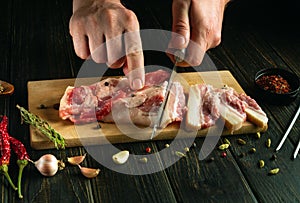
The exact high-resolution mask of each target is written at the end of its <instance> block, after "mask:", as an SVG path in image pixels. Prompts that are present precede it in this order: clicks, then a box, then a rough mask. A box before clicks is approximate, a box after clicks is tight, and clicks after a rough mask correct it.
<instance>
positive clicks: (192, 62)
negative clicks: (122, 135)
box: [167, 0, 229, 67]
mask: <svg viewBox="0 0 300 203" xmlns="http://www.w3.org/2000/svg"><path fill="white" fill-rule="evenodd" d="M228 2H229V0H173V4H172V14H173V25H172V31H173V33H172V38H171V40H170V42H169V45H168V49H167V54H168V56H169V57H170V59H171V60H172V61H173V62H174V56H173V53H174V50H176V49H184V48H186V55H185V60H184V61H183V62H180V63H178V64H177V65H178V66H182V67H187V66H198V65H200V64H201V62H202V60H203V57H204V54H205V52H206V51H207V50H208V49H210V48H214V47H216V46H217V45H219V44H220V42H221V31H222V22H223V14H224V10H225V6H226V4H227V3H228Z"/></svg>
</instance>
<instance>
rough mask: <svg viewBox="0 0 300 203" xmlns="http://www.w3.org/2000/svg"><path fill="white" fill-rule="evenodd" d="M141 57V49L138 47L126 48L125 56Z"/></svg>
mask: <svg viewBox="0 0 300 203" xmlns="http://www.w3.org/2000/svg"><path fill="white" fill-rule="evenodd" d="M140 55H142V49H141V47H139V46H136V45H132V46H130V47H128V49H127V56H129V57H135V56H140Z"/></svg>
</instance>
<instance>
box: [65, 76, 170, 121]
mask: <svg viewBox="0 0 300 203" xmlns="http://www.w3.org/2000/svg"><path fill="white" fill-rule="evenodd" d="M169 76H170V74H169V73H168V72H166V71H163V70H158V71H155V72H151V73H147V74H146V75H145V87H144V88H143V89H142V90H138V91H132V90H131V89H130V86H129V82H128V79H127V78H126V77H120V78H107V79H104V80H102V81H100V82H98V83H95V84H92V85H90V86H80V87H68V88H67V89H66V91H65V93H64V95H63V97H62V98H61V101H60V109H59V116H60V117H61V118H62V119H64V120H66V119H69V120H71V121H72V122H74V123H76V124H81V123H88V122H93V121H97V120H98V121H102V120H104V121H112V114H111V111H112V108H116V109H119V108H121V107H122V106H124V107H126V108H128V109H130V114H131V115H132V118H133V119H134V120H136V121H137V122H136V123H138V124H141V125H143V124H145V125H148V124H149V121H146V122H145V120H146V119H141V120H139V118H135V117H136V115H139V116H140V115H142V116H148V115H149V112H155V111H157V109H158V108H159V106H160V105H161V103H162V100H163V98H164V91H165V87H166V84H165V83H164V81H166V80H167V79H168V78H169ZM162 83H164V85H163V86H162ZM118 105H120V106H118ZM123 120H124V119H123Z"/></svg>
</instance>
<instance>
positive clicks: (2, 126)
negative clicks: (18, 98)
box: [0, 116, 17, 190]
mask: <svg viewBox="0 0 300 203" xmlns="http://www.w3.org/2000/svg"><path fill="white" fill-rule="evenodd" d="M7 125H8V118H7V116H2V121H1V122H0V143H1V148H0V151H1V154H2V157H1V158H0V172H1V173H2V174H3V175H4V176H5V177H6V179H7V180H8V182H9V184H10V185H11V186H12V188H13V189H14V190H17V187H16V186H15V185H14V184H13V182H12V180H11V178H10V176H9V173H8V165H9V161H10V142H9V134H8V132H7Z"/></svg>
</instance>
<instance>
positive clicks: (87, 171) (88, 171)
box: [78, 165, 100, 178]
mask: <svg viewBox="0 0 300 203" xmlns="http://www.w3.org/2000/svg"><path fill="white" fill-rule="evenodd" d="M78 167H79V168H80V172H81V173H82V175H84V176H85V177H86V178H95V177H96V176H97V175H98V174H99V173H100V169H99V168H96V169H95V168H87V167H82V166H80V165H78Z"/></svg>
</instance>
